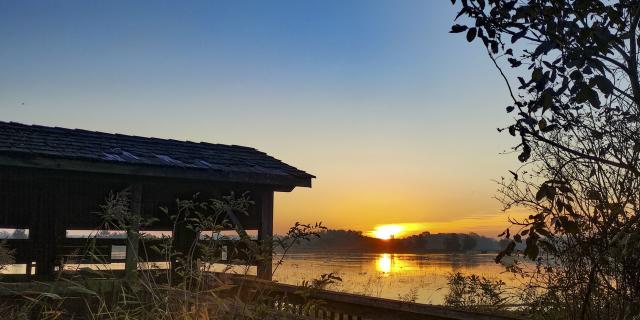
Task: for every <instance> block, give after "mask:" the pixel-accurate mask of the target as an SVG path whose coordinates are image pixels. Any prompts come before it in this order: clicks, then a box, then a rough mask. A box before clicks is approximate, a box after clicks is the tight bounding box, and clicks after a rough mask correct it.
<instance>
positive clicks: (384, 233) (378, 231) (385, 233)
mask: <svg viewBox="0 0 640 320" xmlns="http://www.w3.org/2000/svg"><path fill="white" fill-rule="evenodd" d="M403 230H404V227H403V226H401V225H397V224H385V225H381V226H377V227H376V228H375V229H374V230H373V231H372V232H371V233H372V234H373V236H374V237H376V238H378V239H382V240H389V239H392V238H395V237H396V235H398V234H399V233H400V232H402V231H403Z"/></svg>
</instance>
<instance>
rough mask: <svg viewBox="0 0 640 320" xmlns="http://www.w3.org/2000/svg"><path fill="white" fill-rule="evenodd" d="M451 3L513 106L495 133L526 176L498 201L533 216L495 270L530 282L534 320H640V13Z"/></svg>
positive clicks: (576, 1)
mask: <svg viewBox="0 0 640 320" xmlns="http://www.w3.org/2000/svg"><path fill="white" fill-rule="evenodd" d="M452 3H453V4H454V5H456V6H457V8H458V9H459V13H458V15H457V17H456V20H457V21H456V22H455V24H454V25H453V26H452V28H451V32H452V33H462V34H463V37H464V38H466V40H467V41H468V42H472V43H473V44H474V45H480V46H483V47H484V48H485V49H486V52H487V54H488V58H489V60H488V62H489V63H493V64H494V65H495V66H496V67H497V69H498V74H499V76H501V77H502V78H503V79H504V81H505V84H506V86H507V93H508V94H509V95H510V97H511V100H512V102H511V104H510V105H508V106H507V107H506V111H507V112H508V113H509V114H510V115H511V116H512V120H513V121H512V122H511V123H510V124H508V125H507V126H506V127H504V128H499V129H498V131H503V132H505V133H508V134H510V135H512V136H514V137H515V138H516V139H517V145H516V146H515V147H514V148H513V151H514V152H515V153H516V154H517V156H518V159H519V160H520V161H521V162H522V165H521V166H520V167H519V168H518V169H514V170H512V171H511V173H510V174H509V178H503V179H502V180H501V181H499V184H500V186H501V191H500V195H499V198H500V200H501V201H502V202H503V203H504V205H505V209H510V208H516V207H517V208H520V209H523V208H524V209H526V210H528V212H530V215H529V216H528V217H527V218H525V219H522V220H514V221H511V222H512V226H511V227H510V228H508V229H507V230H505V232H504V233H503V234H502V235H501V236H503V237H504V239H508V240H509V241H510V244H509V246H507V247H506V249H505V250H504V251H502V252H501V253H500V254H499V255H498V257H497V260H499V261H503V262H508V263H507V264H508V265H510V266H511V269H512V270H513V271H515V272H517V273H518V274H520V275H521V276H522V277H523V279H526V282H525V283H527V284H528V285H527V286H526V287H525V288H523V289H522V290H521V293H522V296H526V297H527V299H525V302H526V303H527V304H528V306H529V307H531V308H532V314H533V316H535V317H538V318H544V319H638V318H639V317H640V241H639V240H640V213H639V210H640V209H639V208H640V197H639V196H638V195H639V191H640V76H639V71H640V70H639V68H638V58H639V57H638V47H639V46H640V38H639V35H640V32H639V31H640V25H639V23H640V3H639V2H638V1H636V0H620V1H600V0H530V1H515V0H459V1H456V0H452ZM518 244H522V245H523V246H524V249H523V250H519V249H518V247H517V245H518ZM521 259H528V260H530V261H532V262H534V263H535V266H534V267H532V268H527V267H525V266H523V265H522V264H518V263H517V261H518V260H521Z"/></svg>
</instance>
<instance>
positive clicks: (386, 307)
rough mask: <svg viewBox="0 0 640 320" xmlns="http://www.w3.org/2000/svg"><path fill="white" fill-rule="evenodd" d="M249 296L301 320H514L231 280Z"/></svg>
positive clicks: (239, 279)
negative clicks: (267, 300) (267, 297)
mask: <svg viewBox="0 0 640 320" xmlns="http://www.w3.org/2000/svg"><path fill="white" fill-rule="evenodd" d="M232 281H233V282H234V283H236V284H237V285H239V286H241V287H245V290H246V289H248V291H250V292H249V294H247V295H244V296H246V297H247V298H251V296H252V295H256V296H262V297H264V296H265V295H267V296H269V297H270V298H271V300H269V302H270V303H271V307H273V309H274V310H275V311H279V312H284V313H289V314H292V315H295V316H297V317H298V318H301V319H331V320H335V319H340V320H346V319H348V320H396V319H408V320H427V319H429V320H431V319H434V320H435V319H438V320H453V319H455V320H471V319H476V320H489V319H497V320H515V319H522V318H521V317H517V316H515V315H511V314H506V313H485V312H474V311H467V310H457V309H453V308H448V307H443V306H435V305H428V304H420V303H413V302H404V301H399V300H392V299H384V298H376V297H368V296H363V295H356V294H350V293H344V292H335V291H328V290H320V289H311V288H302V287H299V286H292V285H287V284H281V283H275V282H269V281H263V280H257V279H248V278H246V277H243V278H240V277H236V278H234V279H233V280H232Z"/></svg>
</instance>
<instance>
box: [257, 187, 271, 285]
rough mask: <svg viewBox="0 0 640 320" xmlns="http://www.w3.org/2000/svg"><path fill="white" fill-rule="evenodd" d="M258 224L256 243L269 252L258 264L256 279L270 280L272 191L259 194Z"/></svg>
mask: <svg viewBox="0 0 640 320" xmlns="http://www.w3.org/2000/svg"><path fill="white" fill-rule="evenodd" d="M259 204H260V208H259V211H260V223H259V228H258V241H260V244H264V245H266V247H267V251H268V252H269V254H268V257H265V258H264V259H263V260H262V261H259V264H258V278H260V279H264V280H271V278H272V276H273V270H272V269H273V266H272V263H273V261H272V260H273V259H272V257H271V252H272V248H271V245H272V241H273V191H272V190H267V191H262V192H260V202H259Z"/></svg>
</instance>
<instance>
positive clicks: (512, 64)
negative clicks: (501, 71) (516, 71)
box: [507, 58, 522, 68]
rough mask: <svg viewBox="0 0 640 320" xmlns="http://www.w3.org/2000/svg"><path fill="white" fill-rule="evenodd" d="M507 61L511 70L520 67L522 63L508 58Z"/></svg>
mask: <svg viewBox="0 0 640 320" xmlns="http://www.w3.org/2000/svg"><path fill="white" fill-rule="evenodd" d="M507 61H509V63H510V64H511V67H512V68H517V67H519V66H521V65H522V62H520V61H519V60H518V59H514V58H508V59H507Z"/></svg>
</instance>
